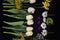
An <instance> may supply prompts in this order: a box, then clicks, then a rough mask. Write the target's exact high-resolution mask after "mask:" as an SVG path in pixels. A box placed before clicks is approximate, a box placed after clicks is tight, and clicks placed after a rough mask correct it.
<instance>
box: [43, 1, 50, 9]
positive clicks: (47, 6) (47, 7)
mask: <svg viewBox="0 0 60 40" xmlns="http://www.w3.org/2000/svg"><path fill="white" fill-rule="evenodd" d="M42 4H43V8H45V9H46V10H49V6H50V4H49V2H42Z"/></svg>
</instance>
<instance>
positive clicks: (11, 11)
mask: <svg viewBox="0 0 60 40" xmlns="http://www.w3.org/2000/svg"><path fill="white" fill-rule="evenodd" d="M3 11H6V12H10V13H14V14H18V15H27V14H28V13H27V12H26V11H25V10H18V9H10V10H3Z"/></svg>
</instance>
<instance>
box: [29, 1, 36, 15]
mask: <svg viewBox="0 0 60 40" xmlns="http://www.w3.org/2000/svg"><path fill="white" fill-rule="evenodd" d="M32 1H33V0H32ZM34 12H35V9H34V8H33V7H29V8H28V13H32V14H33V13H34Z"/></svg>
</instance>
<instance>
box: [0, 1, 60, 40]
mask: <svg viewBox="0 0 60 40" xmlns="http://www.w3.org/2000/svg"><path fill="white" fill-rule="evenodd" d="M41 1H42V0H37V3H41ZM1 3H2V1H1V0H0V27H1V28H0V40H12V39H11V38H12V37H14V35H6V34H3V33H2V32H3V31H4V29H2V26H3V25H5V24H4V23H3V21H4V20H6V21H9V20H10V19H11V18H8V17H5V16H3V13H4V12H2V10H3V8H2V4H1ZM59 6H60V5H59V0H52V2H51V7H50V10H49V13H53V14H54V17H52V18H54V21H55V22H54V25H53V26H51V25H50V26H49V27H48V28H47V30H48V31H50V32H54V34H48V35H47V37H46V38H47V39H48V40H59V36H58V35H59V31H58V30H59ZM38 11H40V12H38ZM43 11H44V9H38V10H37V9H36V13H35V14H34V17H35V19H36V16H38V14H39V13H41V12H43ZM37 12H38V14H37ZM8 19H9V20H8ZM35 19H34V20H35ZM16 20H17V19H16ZM34 26H36V24H34ZM34 28H35V29H36V27H34ZM10 31H11V30H10ZM35 31H37V30H35ZM36 33H37V32H36ZM35 35H36V34H34V36H35Z"/></svg>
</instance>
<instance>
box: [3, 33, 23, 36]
mask: <svg viewBox="0 0 60 40" xmlns="http://www.w3.org/2000/svg"><path fill="white" fill-rule="evenodd" d="M3 33H5V34H12V35H16V36H21V35H22V32H19V33H13V32H3Z"/></svg>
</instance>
